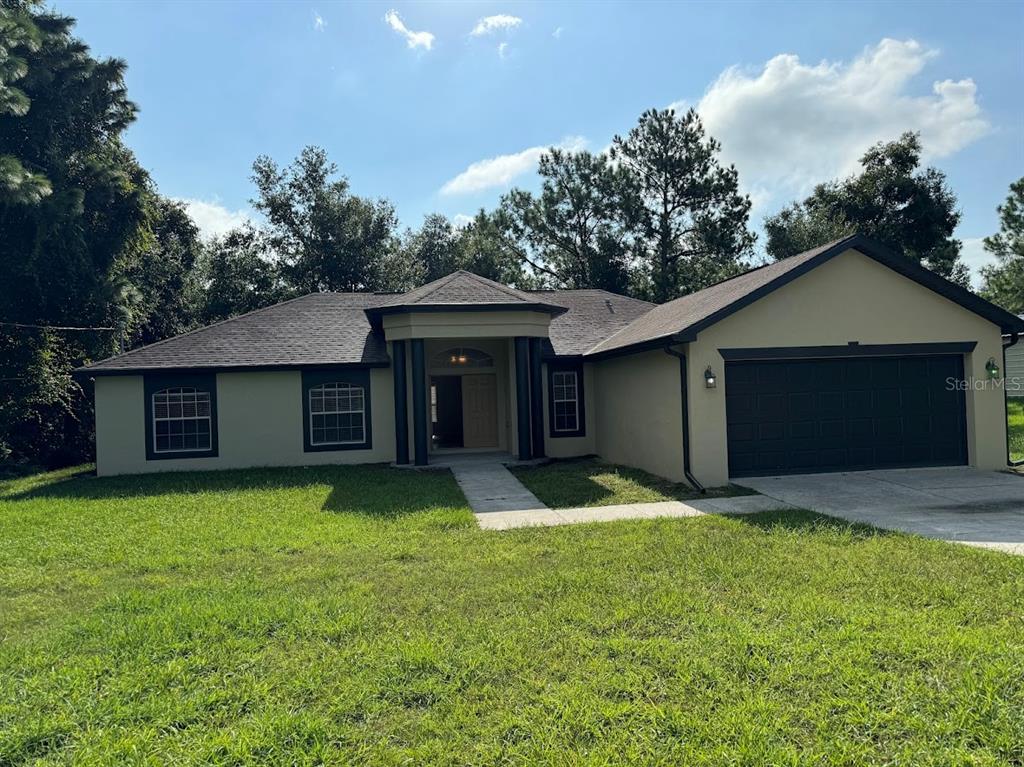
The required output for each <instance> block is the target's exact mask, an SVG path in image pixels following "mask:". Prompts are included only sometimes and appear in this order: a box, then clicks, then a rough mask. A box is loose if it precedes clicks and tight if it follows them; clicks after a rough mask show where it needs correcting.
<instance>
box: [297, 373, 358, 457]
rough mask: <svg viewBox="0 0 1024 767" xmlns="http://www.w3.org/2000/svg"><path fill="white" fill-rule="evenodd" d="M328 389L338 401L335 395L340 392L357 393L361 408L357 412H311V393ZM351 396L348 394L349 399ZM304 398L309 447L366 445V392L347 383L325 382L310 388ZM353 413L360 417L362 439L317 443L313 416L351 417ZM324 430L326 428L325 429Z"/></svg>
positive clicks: (356, 385) (355, 385)
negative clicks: (305, 399)
mask: <svg viewBox="0 0 1024 767" xmlns="http://www.w3.org/2000/svg"><path fill="white" fill-rule="evenodd" d="M328 389H333V391H334V392H335V399H338V397H337V394H338V393H340V392H341V391H342V390H345V391H347V392H352V391H358V392H359V401H360V402H361V403H362V407H361V408H359V409H358V410H321V411H318V412H314V411H313V393H314V392H316V391H321V392H325V391H327V390H328ZM351 397H352V395H351V393H350V394H349V399H351ZM306 398H307V401H308V403H309V444H310V447H325V446H329V445H363V444H366V390H365V389H364V388H363V387H362V386H359V385H358V384H353V383H348V382H347V381H325V382H324V383H321V384H316V385H315V386H310V387H309V389H307V391H306ZM353 413H359V415H360V424H361V426H360V428H361V429H362V432H363V438H362V439H350V440H337V441H335V440H330V441H328V440H324V441H321V442H317V441H316V438H315V437H314V436H313V434H314V426H313V416H318V415H352V414H353ZM325 428H326V427H325Z"/></svg>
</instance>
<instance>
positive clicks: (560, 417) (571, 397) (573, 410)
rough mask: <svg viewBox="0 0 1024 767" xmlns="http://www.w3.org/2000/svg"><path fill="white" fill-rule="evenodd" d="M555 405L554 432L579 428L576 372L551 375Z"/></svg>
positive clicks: (563, 371)
mask: <svg viewBox="0 0 1024 767" xmlns="http://www.w3.org/2000/svg"><path fill="white" fill-rule="evenodd" d="M551 383H552V385H553V386H554V392H553V393H552V401H553V402H554V403H555V431H576V430H577V429H579V428H580V420H579V417H580V408H579V399H578V397H577V396H576V371H574V370H560V371H557V372H555V373H553V374H552V376H551Z"/></svg>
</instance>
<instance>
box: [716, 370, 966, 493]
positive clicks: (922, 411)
mask: <svg viewBox="0 0 1024 767" xmlns="http://www.w3.org/2000/svg"><path fill="white" fill-rule="evenodd" d="M726 368H727V374H726V417H727V424H728V428H727V434H728V438H729V470H730V473H731V474H732V475H733V476H743V475H744V474H746V475H750V474H771V473H787V472H788V473H800V472H812V471H841V470H848V469H870V468H876V467H879V468H882V467H884V468H890V467H896V466H928V465H955V464H964V463H966V462H967V448H966V437H965V434H966V417H965V408H964V397H963V393H962V392H957V391H955V390H954V389H951V388H950V387H948V385H947V381H946V379H947V378H951V377H952V378H960V377H962V370H963V360H962V357H959V356H956V355H948V356H943V357H886V358H851V359H825V360H800V361H781V360H780V361H763V362H729V363H727V365H726Z"/></svg>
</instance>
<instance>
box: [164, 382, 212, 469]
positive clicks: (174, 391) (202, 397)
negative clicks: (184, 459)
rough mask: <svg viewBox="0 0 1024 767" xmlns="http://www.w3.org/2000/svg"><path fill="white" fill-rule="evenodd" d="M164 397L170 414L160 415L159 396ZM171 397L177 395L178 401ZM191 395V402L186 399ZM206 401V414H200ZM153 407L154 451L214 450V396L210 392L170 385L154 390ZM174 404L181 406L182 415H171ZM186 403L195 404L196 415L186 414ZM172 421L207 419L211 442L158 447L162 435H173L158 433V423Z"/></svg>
mask: <svg viewBox="0 0 1024 767" xmlns="http://www.w3.org/2000/svg"><path fill="white" fill-rule="evenodd" d="M158 397H163V398H165V401H164V402H163V403H161V404H163V405H164V406H165V407H166V408H167V410H168V415H166V416H163V417H160V416H158V415H157V398H158ZM171 397H177V398H178V400H177V402H176V403H175V402H172V401H171V399H170V398H171ZM186 397H191V403H189V401H188V400H187V399H186ZM202 401H205V403H206V415H198V413H199V405H200V402H202ZM151 404H152V408H153V452H154V453H159V454H161V455H167V454H168V453H209V452H210V451H211V450H213V397H212V396H211V395H210V392H208V391H203V390H201V389H197V388H195V387H194V386H170V387H168V388H166V389H160V391H155V392H153V400H152V403H151ZM172 404H177V405H179V406H180V407H181V411H182V415H180V416H172V415H170V408H171V405H172ZM186 404H192V405H194V406H195V412H196V415H189V416H187V415H184V412H185V406H186ZM172 421H181V422H185V421H206V424H207V429H206V436H207V439H208V440H209V444H208V445H206V447H169V448H164V449H160V448H159V447H157V439H158V437H161V436H171V435H163V434H157V431H158V430H157V428H156V425H157V424H158V423H161V422H163V423H169V422H172Z"/></svg>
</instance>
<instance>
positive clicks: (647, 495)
mask: <svg viewBox="0 0 1024 767" xmlns="http://www.w3.org/2000/svg"><path fill="white" fill-rule="evenodd" d="M512 472H513V473H514V474H515V475H516V477H518V478H519V481H520V482H522V483H523V484H524V485H526V487H527V488H529V489H530V491H531V492H532V493H533V494H534V495H536V496H537V498H539V499H540V500H541V501H542V502H543V503H545V504H546V505H548V506H550V507H551V508H553V509H573V508H579V507H582V506H612V505H615V504H620V503H654V502H656V501H673V500H674V501H685V500H688V499H692V498H701V497H704V498H708V497H711V498H713V497H721V496H726V495H748V494H749V493H750V492H751V491H750V490H747V489H746V488H742V487H738V486H736V485H730V486H728V487H717V488H709V489H708V491H707V494H706V495H703V496H702V495H701V494H700V493H698V492H696V491H695V490H694V489H693V488H692V487H690V486H689V485H684V484H677V483H674V482H669V481H668V480H667V479H662V478H661V477H656V476H654V475H653V474H648V473H647V472H646V471H642V470H640V469H631V468H629V467H627V466H616V465H613V464H608V463H604V462H602V461H600V460H598V459H596V458H573V459H569V460H564V461H552V462H551V463H547V464H544V465H542V466H518V467H514V468H513V469H512Z"/></svg>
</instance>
